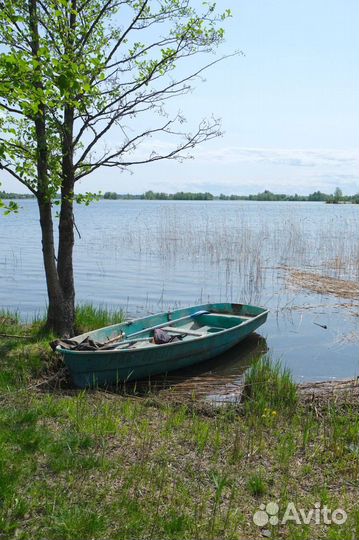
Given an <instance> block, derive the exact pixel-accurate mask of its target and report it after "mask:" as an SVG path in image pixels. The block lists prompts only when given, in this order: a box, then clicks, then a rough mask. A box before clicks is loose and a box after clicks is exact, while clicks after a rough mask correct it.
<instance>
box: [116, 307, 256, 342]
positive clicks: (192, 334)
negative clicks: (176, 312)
mask: <svg viewBox="0 0 359 540" xmlns="http://www.w3.org/2000/svg"><path fill="white" fill-rule="evenodd" d="M254 317H255V315H252V316H244V315H233V314H228V315H227V314H224V313H204V314H201V315H198V316H188V317H186V318H185V320H179V321H176V319H174V320H173V321H168V323H166V324H165V325H161V329H162V330H163V331H164V332H166V333H167V334H168V335H169V336H170V337H177V338H179V339H180V340H181V341H191V340H194V339H198V338H201V337H205V336H209V335H210V334H215V333H217V332H222V331H223V330H228V329H230V328H234V327H235V326H239V325H241V324H243V323H245V322H247V321H248V320H249V319H253V318H254ZM153 334H154V330H150V329H149V330H147V331H143V333H142V332H141V334H140V335H138V336H136V337H135V336H134V337H133V339H132V340H131V335H129V336H126V337H125V338H124V340H123V341H121V342H120V343H119V345H117V347H116V349H135V348H144V347H149V346H153V345H154V341H153ZM176 342H177V340H176Z"/></svg>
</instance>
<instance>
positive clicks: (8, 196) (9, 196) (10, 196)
mask: <svg viewBox="0 0 359 540" xmlns="http://www.w3.org/2000/svg"><path fill="white" fill-rule="evenodd" d="M0 199H35V195H33V194H32V193H7V192H6V191H0Z"/></svg>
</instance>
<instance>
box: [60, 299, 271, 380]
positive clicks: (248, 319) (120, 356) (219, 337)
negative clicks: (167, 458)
mask: <svg viewBox="0 0 359 540" xmlns="http://www.w3.org/2000/svg"><path fill="white" fill-rule="evenodd" d="M199 311H208V312H211V313H213V312H215V314H225V315H233V316H234V317H238V318H239V319H238V324H235V326H232V327H229V328H224V329H223V330H220V331H217V332H216V333H213V334H207V335H205V336H203V337H198V338H196V339H191V340H188V341H185V340H184V341H176V342H172V343H168V344H163V345H155V344H153V345H152V346H147V347H145V348H138V349H132V348H130V349H114V350H105V351H76V350H66V349H61V348H58V351H59V352H60V353H61V354H62V356H63V359H64V362H65V364H66V366H67V367H68V369H69V371H70V374H71V378H72V380H73V382H74V384H75V385H76V386H78V387H80V388H87V387H95V386H107V385H113V384H116V383H120V382H123V381H130V380H138V379H147V378H150V377H152V376H154V375H158V374H163V373H168V372H171V371H175V370H179V369H182V368H185V367H188V366H192V365H194V364H198V363H200V362H204V361H206V360H209V359H211V358H214V357H216V356H218V355H220V354H222V353H224V352H225V351H227V350H228V349H230V348H232V347H234V346H235V345H237V344H238V343H239V342H240V341H242V340H243V339H244V338H246V337H247V336H248V335H249V334H251V333H252V332H254V331H255V330H257V328H258V327H259V326H261V325H262V324H263V323H264V322H265V321H266V319H267V315H268V311H267V310H265V309H263V308H260V307H256V306H249V305H243V304H229V303H218V304H203V305H199V306H193V307H189V308H184V309H179V310H176V311H172V312H171V313H160V314H157V315H151V316H149V317H145V318H142V319H137V320H134V321H130V322H125V323H120V324H117V325H113V326H108V327H106V328H101V329H99V330H95V331H93V332H90V333H87V334H83V335H81V336H77V337H76V338H74V339H75V340H77V341H78V342H80V341H81V340H82V339H84V338H85V337H86V336H89V337H91V338H92V339H94V340H96V341H106V340H109V339H112V338H113V337H115V336H117V335H118V334H119V333H120V332H125V333H126V335H131V334H133V333H135V332H139V331H141V330H145V329H146V328H151V327H153V326H156V325H161V324H163V323H166V322H168V324H171V323H172V324H173V322H174V321H175V320H176V319H180V318H182V317H186V316H191V315H194V314H196V313H198V312H199ZM241 316H243V317H244V318H243V319H240V318H241ZM174 324H175V323H174ZM149 335H150V333H149Z"/></svg>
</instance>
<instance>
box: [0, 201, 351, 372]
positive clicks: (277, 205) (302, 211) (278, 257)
mask: <svg viewBox="0 0 359 540" xmlns="http://www.w3.org/2000/svg"><path fill="white" fill-rule="evenodd" d="M20 204H21V206H22V210H21V211H20V213H19V214H17V215H11V216H7V217H3V216H0V238H1V242H0V307H2V308H5V309H9V310H17V311H18V312H19V313H20V314H21V316H22V318H23V319H24V320H29V319H31V317H33V316H34V315H37V316H39V315H41V314H42V313H43V312H44V309H45V306H46V287H45V280H44V272H43V268H42V253H41V242H40V227H39V223H38V220H39V218H38V214H37V205H36V202H35V201H33V200H24V201H20ZM76 225H77V228H78V231H79V235H80V236H81V237H80V236H79V235H77V238H76V247H75V278H76V290H77V302H78V303H85V302H91V303H93V304H97V305H101V306H106V307H108V308H116V309H118V308H123V309H124V310H125V311H126V313H127V316H128V317H129V318H133V317H140V316H142V315H146V314H148V313H154V312H158V311H163V310H168V309H169V308H176V307H180V306H185V305H191V304H197V303H204V302H207V301H220V302H223V301H233V302H239V303H252V304H255V305H261V306H265V307H267V308H268V309H270V316H269V318H268V322H267V323H266V324H265V325H264V326H263V327H261V328H260V330H259V334H260V336H261V338H258V337H256V336H255V337H254V338H252V339H251V340H249V341H247V342H246V343H245V346H244V347H240V348H238V350H237V351H232V352H231V354H230V355H227V357H226V358H225V359H224V360H223V361H221V362H217V363H216V362H214V363H213V362H212V363H211V365H210V366H204V367H203V366H202V367H201V372H202V371H203V370H205V369H206V368H208V369H207V372H208V371H210V372H211V373H217V374H218V376H220V375H225V374H226V373H231V374H232V375H234V376H235V375H236V373H238V374H240V373H242V371H243V368H244V367H245V366H246V365H247V364H248V362H249V361H250V359H251V358H252V357H253V356H255V355H256V354H257V353H258V351H261V352H263V351H265V350H268V352H269V353H270V355H271V357H272V358H273V359H275V360H281V361H282V362H283V363H285V364H286V365H287V366H288V367H289V368H290V369H291V371H292V373H293V375H294V377H295V379H296V380H297V381H303V380H324V379H330V378H343V377H352V376H354V375H358V374H359V369H358V368H359V362H358V359H359V354H358V353H359V336H358V321H359V318H358V314H359V313H358V298H356V299H355V298H348V295H347V297H341V296H338V295H334V294H332V293H330V292H328V293H327V292H326V291H325V290H324V291H323V290H322V291H321V293H318V292H314V291H313V290H311V289H310V288H308V287H307V286H305V284H304V285H303V284H300V283H298V281H296V280H294V279H293V275H294V274H293V273H295V272H296V271H298V270H300V271H303V272H306V273H308V275H309V274H310V275H314V276H316V275H319V276H320V275H325V276H330V277H332V278H335V279H341V280H351V281H352V282H355V281H358V277H359V236H358V230H359V206H358V205H328V204H323V203H295V202H288V203H286V202H270V203H267V202H254V201H253V202H252V201H208V202H201V201H176V202H174V201H121V200H117V201H105V200H101V201H100V202H98V203H93V204H92V205H91V206H90V207H83V206H77V207H76ZM323 326H326V327H327V328H326V329H325V328H323Z"/></svg>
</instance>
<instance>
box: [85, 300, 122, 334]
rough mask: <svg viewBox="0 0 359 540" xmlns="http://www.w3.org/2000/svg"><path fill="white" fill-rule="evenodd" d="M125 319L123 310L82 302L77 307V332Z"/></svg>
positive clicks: (89, 330) (88, 330) (87, 330)
mask: <svg viewBox="0 0 359 540" xmlns="http://www.w3.org/2000/svg"><path fill="white" fill-rule="evenodd" d="M124 320H125V314H124V312H123V311H122V310H109V309H107V308H106V307H97V306H94V305H93V304H82V305H79V306H77V307H76V323H75V326H76V333H77V334H82V333H84V332H91V331H92V330H96V329H97V328H102V327H104V326H109V325H111V324H117V323H121V322H123V321H124Z"/></svg>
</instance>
